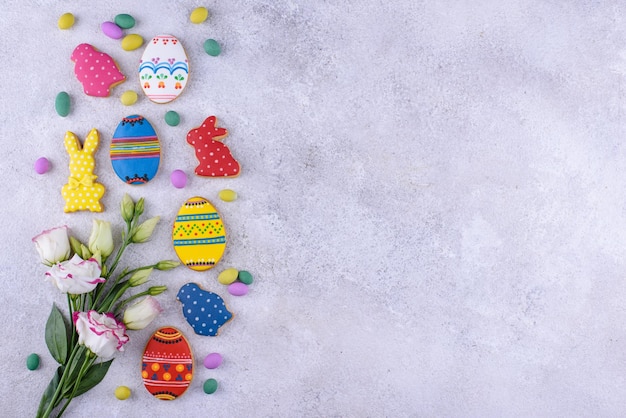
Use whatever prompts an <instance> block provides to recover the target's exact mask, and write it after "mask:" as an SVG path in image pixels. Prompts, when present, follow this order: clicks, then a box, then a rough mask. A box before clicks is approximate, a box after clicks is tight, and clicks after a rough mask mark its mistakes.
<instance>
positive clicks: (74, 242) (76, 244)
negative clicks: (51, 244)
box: [70, 237, 83, 258]
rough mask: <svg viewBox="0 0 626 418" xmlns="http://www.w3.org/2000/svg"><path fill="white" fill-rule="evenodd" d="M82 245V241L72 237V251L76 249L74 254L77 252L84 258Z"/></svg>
mask: <svg viewBox="0 0 626 418" xmlns="http://www.w3.org/2000/svg"><path fill="white" fill-rule="evenodd" d="M80 246H81V243H80V241H79V240H77V239H76V238H74V237H70V247H71V248H72V251H74V254H77V255H78V256H79V257H81V258H82V256H83V250H82V248H81V247H80Z"/></svg>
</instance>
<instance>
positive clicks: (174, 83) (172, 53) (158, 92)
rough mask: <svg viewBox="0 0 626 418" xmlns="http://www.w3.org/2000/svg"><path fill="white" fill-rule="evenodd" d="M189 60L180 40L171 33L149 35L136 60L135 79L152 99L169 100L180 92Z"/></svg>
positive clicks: (183, 84) (164, 101) (160, 101)
mask: <svg viewBox="0 0 626 418" xmlns="http://www.w3.org/2000/svg"><path fill="white" fill-rule="evenodd" d="M188 79H189V62H188V60H187V54H186V53H185V49H184V48H183V45H182V43H181V42H180V41H179V40H178V39H176V37H174V36H171V35H159V36H155V37H154V38H152V40H151V41H150V42H148V45H146V49H145V50H144V51H143V55H142V56H141V60H140V61H139V82H140V84H141V88H142V89H143V91H144V93H146V96H148V98H149V99H150V100H152V101H153V102H154V103H169V102H171V101H172V100H174V99H175V98H177V97H178V96H180V94H181V93H182V92H183V90H184V89H185V86H186V85H187V80H188Z"/></svg>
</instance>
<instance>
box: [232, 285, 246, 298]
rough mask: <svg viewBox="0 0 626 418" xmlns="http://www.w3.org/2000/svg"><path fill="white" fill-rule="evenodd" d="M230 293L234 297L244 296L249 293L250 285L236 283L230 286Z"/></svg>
mask: <svg viewBox="0 0 626 418" xmlns="http://www.w3.org/2000/svg"><path fill="white" fill-rule="evenodd" d="M228 293H230V294H231V295H233V296H243V295H246V294H247V293H248V285H247V284H245V283H242V282H235V283H231V284H230V285H228Z"/></svg>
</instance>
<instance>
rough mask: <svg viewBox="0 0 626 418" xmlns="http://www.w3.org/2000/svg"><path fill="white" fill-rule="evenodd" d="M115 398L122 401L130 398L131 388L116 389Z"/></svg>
mask: <svg viewBox="0 0 626 418" xmlns="http://www.w3.org/2000/svg"><path fill="white" fill-rule="evenodd" d="M115 397H116V398H117V399H119V400H120V401H123V400H125V399H128V398H130V388H129V387H128V386H118V387H117V388H115Z"/></svg>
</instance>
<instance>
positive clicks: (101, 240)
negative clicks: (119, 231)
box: [89, 219, 113, 258]
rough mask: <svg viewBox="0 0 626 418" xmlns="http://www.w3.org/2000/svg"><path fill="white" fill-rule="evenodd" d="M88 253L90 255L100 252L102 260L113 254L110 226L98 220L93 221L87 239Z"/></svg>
mask: <svg viewBox="0 0 626 418" xmlns="http://www.w3.org/2000/svg"><path fill="white" fill-rule="evenodd" d="M89 251H91V253H92V254H95V253H97V252H100V255H101V256H102V257H103V258H107V257H108V256H109V255H111V253H112V252H113V234H112V233H111V224H110V223H108V222H106V221H100V220H98V219H94V220H93V226H92V228H91V236H90V237H89Z"/></svg>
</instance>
